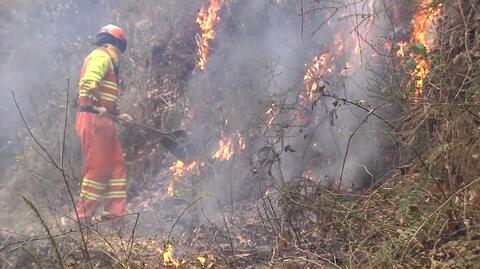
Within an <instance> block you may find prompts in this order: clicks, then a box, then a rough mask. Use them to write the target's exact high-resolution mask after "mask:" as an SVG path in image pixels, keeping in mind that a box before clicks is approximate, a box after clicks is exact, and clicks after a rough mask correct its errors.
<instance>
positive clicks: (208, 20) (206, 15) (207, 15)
mask: <svg viewBox="0 0 480 269" xmlns="http://www.w3.org/2000/svg"><path fill="white" fill-rule="evenodd" d="M221 6H222V0H210V5H209V6H208V8H207V7H206V6H205V5H202V7H201V8H200V11H199V12H198V16H197V20H196V22H197V23H198V25H199V26H200V29H201V33H200V34H198V35H197V36H196V43H197V47H198V52H197V57H198V60H197V66H198V68H200V70H204V69H205V65H206V64H207V59H208V51H209V45H210V41H211V40H213V39H214V38H215V35H216V33H215V29H214V28H215V26H216V25H217V24H218V23H219V22H220V17H219V16H218V11H219V10H220V8H221Z"/></svg>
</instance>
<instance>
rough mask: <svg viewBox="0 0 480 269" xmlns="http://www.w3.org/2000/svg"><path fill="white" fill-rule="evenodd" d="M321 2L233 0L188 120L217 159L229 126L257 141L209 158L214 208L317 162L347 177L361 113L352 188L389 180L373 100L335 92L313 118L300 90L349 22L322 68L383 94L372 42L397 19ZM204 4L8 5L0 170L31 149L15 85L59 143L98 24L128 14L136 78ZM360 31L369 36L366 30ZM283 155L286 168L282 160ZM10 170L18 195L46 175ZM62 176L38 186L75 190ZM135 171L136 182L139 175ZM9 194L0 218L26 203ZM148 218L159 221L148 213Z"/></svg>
mask: <svg viewBox="0 0 480 269" xmlns="http://www.w3.org/2000/svg"><path fill="white" fill-rule="evenodd" d="M115 2H116V1H115ZM302 2H304V6H303V12H304V13H303V15H302V6H301V3H302ZM319 2H320V1H283V0H276V1H273V0H272V1H265V0H245V1H224V3H223V6H222V8H221V11H220V17H221V21H220V23H219V24H218V25H217V27H216V31H217V35H216V37H215V39H214V40H213V42H212V44H211V50H210V57H209V58H208V63H207V66H206V69H205V70H204V71H200V70H195V71H193V74H192V75H191V76H189V78H190V79H189V81H188V82H187V83H185V84H186V85H187V86H186V89H185V92H186V95H187V97H188V100H189V104H190V105H191V109H190V110H191V111H193V113H194V117H193V119H192V120H191V121H190V122H187V129H188V131H189V132H191V136H192V137H193V142H194V143H195V144H196V145H198V147H199V151H200V153H201V155H202V157H205V158H206V159H208V157H209V156H212V153H213V152H215V151H216V150H217V149H218V141H219V139H220V138H221V137H222V135H225V136H232V135H233V134H235V133H240V134H241V135H242V137H243V138H244V140H245V141H246V144H247V148H246V150H245V151H243V152H237V153H236V154H235V155H234V157H233V159H231V160H229V161H220V160H211V158H210V160H208V162H209V163H208V164H206V165H205V167H206V168H205V170H206V175H205V177H204V178H202V179H201V181H200V182H198V185H199V186H198V192H199V193H200V195H204V196H205V197H204V199H203V206H204V208H206V212H207V214H211V215H214V213H215V212H218V208H219V207H220V208H221V207H223V206H224V205H232V204H233V203H234V202H237V201H241V200H242V199H247V198H251V197H258V195H259V194H263V192H264V191H265V189H266V188H269V187H272V186H276V187H280V186H282V184H283V183H284V182H287V183H288V182H291V181H294V180H296V179H298V177H301V176H304V175H305V172H306V171H311V174H312V178H313V179H314V180H315V181H318V182H320V183H322V184H325V185H329V184H330V185H331V184H335V181H338V179H339V178H340V176H342V175H341V170H342V165H343V157H344V156H345V152H346V150H347V146H348V144H349V143H348V141H349V138H350V135H351V134H352V132H353V131H354V130H355V129H356V128H357V126H359V125H360V123H362V124H361V127H360V128H359V129H358V130H357V132H356V134H355V135H354V136H352V137H353V138H352V139H351V141H350V147H349V154H348V156H347V158H346V162H345V169H344V170H345V171H344V173H343V182H342V188H344V189H349V188H351V187H352V184H354V183H355V184H357V185H368V184H365V183H364V181H363V179H365V178H367V180H368V183H370V181H372V180H373V181H374V180H377V178H376V177H377V174H376V173H375V167H374V166H375V161H374V159H376V158H378V157H379V155H380V151H379V150H378V145H377V144H376V142H375V138H374V134H375V133H376V132H377V130H381V129H382V127H383V126H381V124H379V123H378V119H375V118H374V117H369V118H368V119H367V120H366V122H363V121H364V119H366V116H367V115H368V111H364V110H362V109H359V108H357V107H355V106H353V105H351V104H347V103H343V102H341V101H337V100H335V98H331V97H321V98H320V99H319V100H317V101H316V103H315V104H310V105H309V106H308V107H307V110H308V114H310V115H311V121H310V123H309V124H307V125H305V126H300V125H299V124H297V123H296V120H295V115H296V113H297V112H298V110H299V95H300V93H301V92H302V91H304V90H305V87H304V85H303V78H304V74H305V71H306V69H307V66H308V65H309V64H311V62H312V60H313V58H314V57H315V56H318V55H320V54H322V53H325V52H327V51H334V50H335V49H336V47H335V46H338V44H337V45H336V44H335V42H336V38H335V37H336V34H337V33H340V34H342V36H343V37H344V38H345V40H344V43H345V44H344V45H345V50H344V53H342V54H341V55H340V56H335V57H334V59H333V60H332V62H331V64H332V66H335V68H336V69H335V70H334V71H333V72H332V74H326V75H325V76H324V78H322V80H323V82H325V85H326V86H325V90H326V92H327V93H329V94H332V95H335V96H337V97H338V98H345V99H348V100H350V101H352V102H356V103H358V104H362V105H363V106H364V107H367V108H373V107H375V105H377V104H379V101H378V98H376V97H374V95H375V94H376V93H374V92H372V91H371V89H372V88H373V87H374V86H375V85H371V81H372V80H371V78H372V74H371V72H370V71H371V70H376V71H377V72H379V73H381V71H382V70H381V69H380V67H376V66H375V64H376V63H377V62H378V61H376V60H374V59H373V56H372V54H373V52H374V50H373V49H372V48H370V46H369V45H368V44H367V43H366V41H369V42H370V41H372V40H373V39H374V40H376V41H377V43H379V44H382V42H383V41H384V37H383V36H384V34H385V33H386V31H387V30H388V27H387V25H386V22H385V18H382V17H381V16H379V15H375V14H380V13H381V11H379V9H382V7H380V6H373V5H371V4H370V5H369V4H368V2H366V1H365V2H363V1H360V2H358V1H357V2H353V1H347V0H345V1H335V2H331V3H330V2H327V3H319ZM370 2H372V1H370ZM372 3H373V2H372ZM201 4H208V1H200V0H192V1H188V2H180V1H162V2H161V4H158V3H156V2H155V1H151V2H150V1H145V2H144V3H142V4H139V3H138V2H137V1H132V2H130V1H126V2H125V3H123V4H121V5H120V6H117V5H114V4H113V2H111V1H94V0H90V1H73V0H72V1H48V3H47V1H33V0H30V1H27V0H26V1H20V2H15V4H11V5H9V4H6V3H5V4H0V7H1V9H0V12H1V16H0V20H1V22H2V23H1V24H0V25H1V26H0V27H1V28H0V42H1V43H0V81H2V84H1V85H0V97H1V98H0V105H1V107H2V108H1V112H2V114H1V115H0V127H1V128H2V130H6V131H5V132H4V133H2V134H0V158H1V160H2V162H1V163H2V164H4V166H2V167H0V169H1V170H0V174H1V175H6V174H7V172H6V168H7V167H11V166H12V163H13V162H14V159H15V158H14V156H15V155H18V154H22V152H21V150H18V149H21V148H23V147H22V145H23V143H24V142H25V133H24V132H22V131H21V130H22V129H21V128H20V127H21V126H20V124H19V123H20V121H19V119H18V115H17V112H16V109H15V107H14V106H13V103H12V102H11V97H10V91H12V90H13V91H15V93H16V94H17V96H18V97H19V100H20V103H21V105H22V109H23V110H24V112H25V114H26V115H27V120H28V121H29V122H30V123H31V124H32V126H33V128H34V132H35V133H36V134H39V135H41V137H42V141H43V142H48V144H49V148H51V149H52V150H53V151H55V152H58V151H59V149H60V147H59V145H60V143H59V141H60V138H61V137H60V135H61V134H60V132H59V131H58V130H60V129H61V128H55V127H57V126H61V123H62V120H63V118H62V113H63V107H62V105H64V104H62V102H63V100H64V99H63V98H62V96H63V95H64V91H63V89H64V88H65V84H66V79H67V78H70V79H71V97H74V96H75V86H74V85H75V83H76V78H77V74H78V70H79V68H80V64H81V61H82V59H83V57H84V56H85V55H86V54H87V53H88V52H89V51H90V50H91V48H92V46H90V45H89V44H91V39H92V34H93V33H95V31H96V30H97V29H98V27H99V26H100V25H102V24H105V23H109V22H112V23H117V24H119V25H120V26H124V28H125V29H126V30H127V34H128V35H129V36H130V37H131V42H129V44H130V54H129V53H128V52H127V57H126V59H124V60H123V66H124V67H125V66H127V67H126V68H125V69H124V70H126V73H127V74H128V75H129V76H131V77H125V78H124V79H125V80H126V81H127V83H128V82H129V81H133V80H134V79H135V77H136V76H142V75H144V74H140V73H141V72H142V71H141V70H140V68H141V67H142V66H143V63H142V62H139V61H138V58H135V57H133V56H136V53H137V54H138V53H140V54H141V53H143V54H145V55H146V54H148V53H150V51H149V48H147V49H144V48H143V47H142V46H145V47H147V46H148V45H150V43H149V42H150V40H149V39H153V37H154V36H157V35H158V36H163V35H166V33H168V32H169V30H171V29H174V31H176V30H181V29H187V28H188V27H181V26H179V25H181V24H183V23H185V21H189V22H191V23H192V24H193V23H194V20H195V18H194V17H190V16H191V15H192V14H196V13H197V12H198V8H199V7H200V5H201ZM159 10H162V11H159ZM372 16H373V17H372ZM359 21H360V22H359ZM185 24H188V23H185ZM359 24H360V27H358V28H357V27H356V25H359ZM319 26H321V27H319ZM169 27H170V28H171V29H169ZM185 31H186V30H185ZM357 32H359V33H360V34H361V35H362V38H363V39H365V40H363V39H362V38H359V36H357V35H356V33H357ZM148 34H150V36H148ZM174 34H177V33H174ZM178 34H184V33H178ZM359 39H360V43H361V44H362V49H361V53H360V54H359V53H355V51H354V48H355V46H356V43H355V42H354V41H355V40H359ZM377 47H378V46H377ZM132 48H133V49H132ZM134 49H135V50H136V53H133V50H134ZM132 55H133V56H132ZM145 55H143V56H145ZM179 58H180V57H179ZM347 63H349V64H350V65H351V68H349V69H348V70H347V71H346V75H338V74H339V73H340V71H341V70H343V69H344V68H345V67H346V65H347ZM136 68H137V69H138V70H136ZM124 72H125V71H124ZM152 72H153V73H155V70H152ZM161 75H162V74H159V76H160V79H161ZM148 86H149V84H148V82H147V81H142V84H141V86H139V85H132V88H136V89H137V90H138V89H139V88H140V87H148ZM145 90H146V91H148V90H149V89H145ZM31 100H33V101H31ZM129 101H130V100H128V101H127V102H129ZM336 101H337V102H336ZM272 104H275V105H276V106H277V107H281V108H282V109H281V110H279V113H278V114H276V115H275V119H274V125H273V126H272V127H271V128H266V126H265V123H266V120H267V119H268V115H266V111H267V109H268V107H269V106H271V105H272ZM73 113H74V112H73V111H72V115H71V116H73ZM41 115H43V116H41ZM38 116H39V118H38ZM71 118H72V117H71ZM41 122H43V130H42V126H41V124H40V123H41ZM52 126H53V127H52ZM72 126H73V121H72V120H70V123H69V139H70V140H69V144H70V145H71V148H69V154H71V155H70V161H71V163H72V166H75V167H74V169H73V170H76V171H72V172H73V173H76V174H77V176H79V174H80V173H81V165H80V157H79V151H78V148H77V149H76V148H75V145H76V144H78V142H77V141H76V139H75V137H74V136H75V135H74V132H73V130H72ZM8 141H10V143H9V142H8ZM30 151H32V150H31V149H30ZM36 158H37V159H34V161H33V162H34V163H36V164H35V167H37V168H41V170H42V172H45V171H47V175H49V174H48V173H49V172H51V170H52V169H51V167H49V166H48V165H46V164H45V163H44V162H43V161H42V160H39V159H38V157H36ZM273 159H275V160H273ZM278 159H279V160H280V162H278V163H279V164H280V165H279V167H277V166H274V167H272V166H271V164H272V163H273V162H276V161H277V160H278ZM3 160H9V161H8V162H7V161H5V162H4V161H3ZM165 169H166V168H165ZM370 174H372V175H373V176H374V178H373V179H372V178H371V177H370ZM8 175H14V176H12V177H3V178H2V179H1V181H0V197H12V193H13V194H14V193H16V192H17V191H20V192H29V191H28V189H29V188H30V187H28V186H35V187H37V186H38V185H39V184H40V183H39V182H35V184H29V181H30V180H32V177H31V176H30V175H26V174H22V173H20V172H19V171H18V170H16V171H15V170H14V171H9V172H8ZM59 182H60V181H59V179H58V177H57V178H56V181H53V182H46V183H45V182H42V183H41V184H40V186H42V187H41V188H38V189H36V190H35V191H31V193H33V194H35V195H36V197H42V196H45V193H48V194H51V193H54V194H58V195H59V196H58V197H62V198H65V192H64V191H65V190H64V189H63V188H62V187H59V186H61V184H59ZM132 182H133V184H135V179H132ZM42 184H46V185H42ZM74 184H77V185H78V182H74ZM58 197H55V198H56V199H51V200H49V201H48V202H49V203H50V205H56V206H58V207H59V208H61V210H58V211H62V210H63V211H64V212H62V213H65V214H68V211H69V210H70V208H68V207H67V206H65V204H64V203H63V202H62V201H65V199H58ZM190 198H191V200H193V199H194V198H192V197H190ZM12 199H16V198H12ZM0 200H1V203H2V204H1V206H2V208H8V210H7V211H9V212H10V214H5V215H3V216H2V219H0V223H2V224H3V223H6V220H7V219H8V218H10V216H12V215H14V216H16V213H15V210H16V209H15V208H14V207H13V206H12V205H11V203H10V202H9V201H11V199H10V198H9V199H3V198H2V199H0ZM58 200H61V201H58ZM62 203H63V204H62ZM162 210H166V211H169V210H168V209H165V208H162ZM158 211H160V210H158ZM170 213H172V212H166V213H164V214H170ZM162 214H163V213H162ZM174 215H175V214H174ZM3 218H5V220H4V219H3ZM142 221H148V217H145V218H144V219H142Z"/></svg>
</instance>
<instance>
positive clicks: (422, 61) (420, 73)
mask: <svg viewBox="0 0 480 269" xmlns="http://www.w3.org/2000/svg"><path fill="white" fill-rule="evenodd" d="M442 11H443V4H442V3H440V4H438V5H433V1H432V0H422V2H421V3H420V9H419V11H417V12H416V13H415V15H414V17H413V19H412V25H413V30H412V34H411V36H410V44H412V45H414V44H421V45H423V46H424V47H425V50H426V52H428V51H429V50H430V49H431V47H432V46H433V42H432V38H431V35H429V32H430V31H431V30H432V29H433V27H434V24H435V19H436V18H437V17H438V16H439V15H440V13H441V12H442ZM407 45H408V44H407V43H406V42H401V43H399V44H398V47H399V49H398V51H397V56H398V57H405V56H406V48H407ZM410 56H411V58H412V60H413V61H414V62H415V69H414V70H413V71H412V72H411V76H412V81H413V82H414V88H415V95H414V101H415V102H418V101H419V100H420V98H421V97H422V95H423V86H424V80H425V78H426V77H427V75H428V73H429V72H430V68H431V64H430V62H429V61H428V59H427V58H426V57H425V56H424V55H421V54H416V53H410Z"/></svg>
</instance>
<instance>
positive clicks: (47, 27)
mask: <svg viewBox="0 0 480 269" xmlns="http://www.w3.org/2000/svg"><path fill="white" fill-rule="evenodd" d="M105 11H106V6H105V4H101V3H100V1H90V0H89V1H30V0H25V1H2V3H0V81H1V83H0V128H1V130H2V132H1V134H0V197H1V198H0V206H1V207H2V208H3V211H2V214H1V216H0V224H1V225H2V226H3V225H5V227H8V225H10V224H12V223H14V222H15V221H17V220H18V219H20V217H21V216H23V214H24V213H25V211H24V210H23V205H22V203H21V202H19V203H17V202H13V201H21V200H20V199H19V198H18V197H17V195H16V193H17V192H21V193H24V194H27V195H28V196H30V197H32V198H33V199H34V200H36V201H41V202H42V203H44V202H45V203H47V202H48V203H50V202H52V203H51V204H49V205H52V206H53V207H54V208H56V209H57V210H60V211H61V210H62V206H61V204H62V203H63V202H62V201H60V200H57V201H52V200H48V199H49V197H52V196H57V198H58V197H65V195H66V192H65V189H64V185H63V184H61V182H62V181H61V177H59V171H57V170H56V169H55V168H54V167H52V165H50V164H49V163H48V161H46V158H45V154H44V153H42V152H41V150H39V148H38V147H37V146H36V145H35V143H33V141H32V140H31V139H30V138H29V137H28V134H27V132H26V130H25V128H24V126H23V124H22V121H21V119H20V117H19V114H18V112H17V109H16V107H15V105H14V102H13V98H12V94H11V93H12V92H14V93H15V96H16V99H17V101H18V103H19V105H20V107H21V110H22V112H23V114H24V116H25V119H26V121H27V122H28V123H29V126H30V127H31V129H32V131H33V133H34V134H35V136H36V137H37V138H38V140H39V141H40V142H41V143H42V145H43V146H45V147H46V148H47V149H48V150H49V151H50V153H51V154H52V155H53V156H54V158H57V159H58V157H59V153H60V148H61V139H62V132H61V129H62V128H61V126H62V125H63V117H64V110H65V105H66V104H65V98H66V92H65V89H66V88H67V79H70V97H72V96H74V93H75V91H76V89H75V86H74V84H75V83H76V80H77V76H78V70H79V68H80V65H81V61H82V59H83V57H84V55H85V54H86V53H87V52H88V51H89V50H90V49H91V48H92V46H91V45H90V44H91V36H92V33H95V31H96V29H97V28H98V25H100V24H101V23H105V22H106V21H108V20H109V18H108V17H106V16H105V14H106V12H105ZM71 99H73V98H71ZM72 114H73V113H71V115H70V119H72V117H71V116H72ZM71 123H72V121H71V120H70V122H69V128H68V133H67V140H68V141H67V144H68V145H69V146H68V147H69V148H68V150H67V154H68V156H67V158H66V162H67V163H68V162H69V163H71V164H75V168H73V169H76V172H77V173H78V171H81V159H80V158H79V155H78V151H76V146H77V142H76V139H75V136H74V134H73V132H72V129H71V127H72V124H71ZM70 149H71V150H70ZM77 164H78V165H77ZM72 166H73V165H72ZM26 168H27V169H26ZM72 185H76V182H73V181H72Z"/></svg>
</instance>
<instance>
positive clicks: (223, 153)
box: [213, 138, 235, 161]
mask: <svg viewBox="0 0 480 269" xmlns="http://www.w3.org/2000/svg"><path fill="white" fill-rule="evenodd" d="M234 152H235V149H234V148H233V144H232V139H231V138H222V139H220V141H219V142H218V150H217V151H216V152H215V154H213V158H215V159H219V160H225V161H227V160H230V158H232V156H233V153H234Z"/></svg>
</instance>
